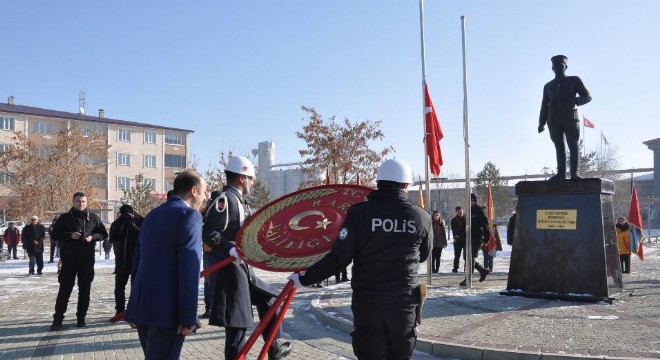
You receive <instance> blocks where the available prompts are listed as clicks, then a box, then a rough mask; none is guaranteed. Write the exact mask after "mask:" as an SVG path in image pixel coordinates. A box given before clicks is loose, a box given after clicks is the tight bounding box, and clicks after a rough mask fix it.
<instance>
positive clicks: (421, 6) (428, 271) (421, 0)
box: [419, 0, 433, 285]
mask: <svg viewBox="0 0 660 360" xmlns="http://www.w3.org/2000/svg"><path fill="white" fill-rule="evenodd" d="M419 28H420V41H421V43H422V46H421V48H422V123H423V125H422V126H423V127H424V141H423V143H424V178H425V181H424V182H425V185H426V190H425V192H426V194H425V196H424V197H425V198H426V204H424V205H425V207H426V210H427V211H428V210H429V206H431V204H430V201H429V200H430V199H431V191H430V188H431V187H430V184H429V154H428V147H427V144H426V134H427V133H428V129H427V128H426V109H425V107H426V102H425V99H426V92H425V89H426V52H425V49H424V0H419ZM420 186H421V184H420ZM420 191H421V190H420ZM429 246H433V244H429ZM431 270H432V268H431V261H429V260H428V259H427V260H426V283H427V284H428V285H431Z"/></svg>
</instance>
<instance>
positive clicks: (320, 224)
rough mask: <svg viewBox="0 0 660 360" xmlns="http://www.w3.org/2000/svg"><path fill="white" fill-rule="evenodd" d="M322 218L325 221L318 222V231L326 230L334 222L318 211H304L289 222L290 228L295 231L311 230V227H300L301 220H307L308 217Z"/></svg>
mask: <svg viewBox="0 0 660 360" xmlns="http://www.w3.org/2000/svg"><path fill="white" fill-rule="evenodd" d="M314 215H316V216H320V217H321V218H322V219H323V220H321V221H316V229H321V228H323V229H325V228H327V227H328V225H330V224H332V221H329V220H328V219H326V218H325V215H323V213H322V212H320V211H318V210H308V211H303V212H301V213H299V214H297V215H296V216H294V217H292V218H291V220H289V227H290V228H291V229H293V230H307V229H309V226H300V220H302V219H303V218H306V217H308V216H314Z"/></svg>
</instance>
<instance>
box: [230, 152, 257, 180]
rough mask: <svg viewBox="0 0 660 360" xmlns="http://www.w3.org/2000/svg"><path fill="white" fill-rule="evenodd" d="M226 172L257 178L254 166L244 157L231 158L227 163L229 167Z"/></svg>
mask: <svg viewBox="0 0 660 360" xmlns="http://www.w3.org/2000/svg"><path fill="white" fill-rule="evenodd" d="M225 171H231V172H233V173H236V174H240V175H247V176H250V177H254V176H255V174H254V165H252V161H250V160H249V159H248V158H246V157H243V156H232V157H231V158H229V161H227V167H225Z"/></svg>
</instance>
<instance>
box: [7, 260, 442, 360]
mask: <svg viewBox="0 0 660 360" xmlns="http://www.w3.org/2000/svg"><path fill="white" fill-rule="evenodd" d="M19 257H20V258H21V259H19V260H10V261H7V262H0V304H2V305H1V308H2V311H0V360H5V359H32V358H36V359H141V358H144V356H143V355H142V349H141V348H140V344H139V341H138V338H137V333H136V332H135V331H133V330H131V329H130V328H129V327H128V325H126V323H118V324H111V323H109V322H108V321H107V320H108V319H109V318H110V317H111V316H112V315H114V295H113V286H114V285H113V284H114V283H113V282H114V277H113V275H112V270H113V261H112V260H110V261H106V260H97V263H96V276H95V279H94V282H93V284H92V295H91V304H90V310H89V314H88V316H87V327H85V328H82V329H79V328H76V326H75V323H76V320H75V312H76V303H77V294H78V293H77V289H74V291H73V293H72V296H71V301H70V302H69V308H68V311H67V313H66V318H65V319H64V326H65V328H64V330H63V331H57V332H50V331H48V328H49V326H50V324H51V322H52V314H53V309H54V302H55V297H56V295H57V289H58V283H57V275H56V271H57V270H56V268H55V264H46V267H45V268H44V275H42V276H36V275H33V276H28V275H27V273H28V265H27V260H24V259H22V251H21V250H19ZM261 274H262V275H263V276H262V277H263V278H265V279H267V280H268V281H270V282H273V283H275V284H276V285H277V286H280V287H283V286H284V284H285V280H286V276H287V275H288V274H281V273H265V272H263V273H261ZM200 290H201V289H200ZM201 295H202V293H201V292H200V310H201V311H203V300H202V299H203V298H202V297H201ZM317 297H318V290H317V289H300V290H299V291H298V292H297V294H296V296H295V300H294V302H292V305H291V308H290V310H289V312H288V313H287V316H286V318H285V321H284V324H283V338H284V339H287V340H288V341H291V342H293V344H294V347H293V352H292V354H291V355H290V356H289V357H288V358H287V359H294V360H295V359H298V360H311V359H355V356H354V355H353V351H352V348H351V345H350V344H351V340H350V336H349V335H348V334H346V333H343V332H341V331H338V330H335V329H333V328H331V327H329V326H327V325H325V324H323V323H321V322H320V321H319V320H318V319H317V318H316V317H315V316H314V314H313V313H312V308H311V306H310V303H311V302H312V300H313V299H315V298H317ZM262 344H263V343H262V342H261V340H260V341H259V342H258V343H257V345H256V346H255V349H254V350H253V351H252V353H251V356H250V357H249V358H250V359H256V358H257V355H258V353H259V350H260V349H261V345H262ZM223 345H224V331H223V330H222V329H220V328H216V327H211V326H209V325H207V324H205V325H204V326H203V328H202V329H200V330H199V331H198V332H197V334H194V335H193V336H191V337H189V338H188V339H187V340H186V342H185V343H184V347H183V352H182V358H183V359H218V358H222V354H223V348H224V346H223ZM415 358H416V359H436V358H437V357H434V356H431V355H428V354H425V353H422V352H416V355H415Z"/></svg>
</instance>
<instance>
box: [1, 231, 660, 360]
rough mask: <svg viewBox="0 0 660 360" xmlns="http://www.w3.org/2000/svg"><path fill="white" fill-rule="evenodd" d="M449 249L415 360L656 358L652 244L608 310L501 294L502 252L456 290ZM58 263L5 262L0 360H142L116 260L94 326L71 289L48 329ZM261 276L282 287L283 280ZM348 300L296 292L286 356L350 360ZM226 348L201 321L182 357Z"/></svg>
mask: <svg viewBox="0 0 660 360" xmlns="http://www.w3.org/2000/svg"><path fill="white" fill-rule="evenodd" d="M447 250H449V251H447ZM447 250H446V251H444V254H443V263H442V265H441V273H440V274H434V277H433V286H431V287H430V290H429V296H428V300H427V303H426V306H425V308H424V317H425V318H424V322H423V324H422V325H421V326H420V327H419V333H420V340H419V341H418V344H417V351H416V353H415V359H431V358H437V357H435V356H433V355H429V354H435V355H436V356H441V357H443V358H456V359H528V358H529V359H539V358H543V359H550V358H552V359H561V358H575V357H578V356H581V357H582V358H584V357H591V358H610V357H611V358H614V357H631V358H660V290H659V289H660V287H659V286H658V285H660V245H658V244H648V245H647V247H646V250H647V251H646V254H647V259H646V260H645V261H644V262H639V261H638V260H637V259H633V264H632V274H630V275H625V277H624V284H625V288H626V289H627V290H632V291H633V293H632V296H628V297H625V298H621V299H619V300H616V301H615V302H614V303H613V304H611V305H610V304H607V303H597V304H593V303H578V302H566V301H552V300H542V299H527V298H523V297H509V296H502V295H499V292H500V291H501V290H502V289H504V288H505V287H506V271H507V270H508V256H507V252H506V251H504V252H503V253H502V254H501V255H502V256H501V257H498V258H496V259H495V272H494V274H493V275H491V276H489V277H488V278H487V279H486V281H485V282H483V283H478V282H475V284H474V288H473V289H472V290H467V289H464V288H459V287H458V286H457V285H458V283H459V282H460V281H461V280H462V275H460V274H452V273H451V272H449V269H450V265H449V257H450V254H449V253H450V252H451V245H450V248H449V249H447ZM505 250H507V249H505ZM54 265H55V264H47V266H46V268H45V269H44V275H43V276H28V275H27V272H28V271H27V260H23V259H20V260H10V261H8V262H0V276H1V279H0V289H1V290H0V295H1V299H2V300H0V304H2V310H3V311H2V312H0V360H2V359H28V358H46V359H51V358H52V359H134V358H142V353H141V349H140V347H139V342H138V339H137V334H136V333H135V332H134V331H132V330H131V329H129V328H128V326H127V325H126V324H125V323H120V324H111V323H109V322H107V319H108V318H109V317H110V316H112V315H113V314H114V309H113V307H114V300H113V288H112V287H113V276H112V274H111V273H112V267H113V262H112V260H110V261H106V260H98V261H97V266H96V278H95V280H94V283H93V285H92V303H91V305H90V313H89V315H88V326H87V327H86V328H83V329H78V328H76V327H75V307H76V301H77V290H74V292H73V294H72V300H71V301H70V303H69V311H68V312H67V314H66V315H67V317H66V318H65V320H64V324H65V326H66V328H65V330H63V331H59V332H49V331H48V327H49V325H50V323H51V321H52V313H53V306H54V301H55V297H56V294H57V288H58V284H57V275H56V274H55V271H56V269H55V266H54ZM260 275H261V276H262V277H263V278H265V279H266V280H268V281H270V282H272V283H274V284H276V285H277V286H280V287H282V286H283V285H284V283H285V279H286V275H287V274H277V273H265V272H261V273H260ZM422 275H424V274H422ZM349 276H350V274H349ZM200 299H201V298H200ZM201 304H202V301H201V300H200V305H201ZM349 304H350V286H349V284H348V283H344V284H339V285H334V284H333V285H330V286H327V287H326V288H324V289H321V290H318V289H312V288H309V289H308V288H306V289H300V290H299V291H298V293H297V294H296V297H295V300H294V302H293V303H292V306H291V309H290V311H289V312H288V314H287V317H286V319H285V321H284V325H283V331H284V338H286V339H289V340H290V341H292V342H293V343H294V352H293V354H292V355H291V356H290V358H291V359H305V360H309V359H354V358H355V357H354V355H353V352H352V349H351V346H350V336H349V335H348V334H347V333H346V332H345V331H347V330H349V329H350V321H351V313H350V307H349ZM223 343H224V332H223V331H222V330H221V329H218V328H213V327H210V326H208V325H205V326H204V327H203V328H202V329H200V330H199V331H198V333H197V334H195V335H193V336H191V337H190V338H189V339H187V341H186V342H185V345H184V349H183V354H182V358H184V359H205V358H209V359H210V358H214V359H216V358H222V352H223ZM259 345H260V342H259V343H258V344H257V347H258V346H259ZM552 354H557V355H552ZM250 358H256V351H254V354H253V355H252V356H251V357H250Z"/></svg>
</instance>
